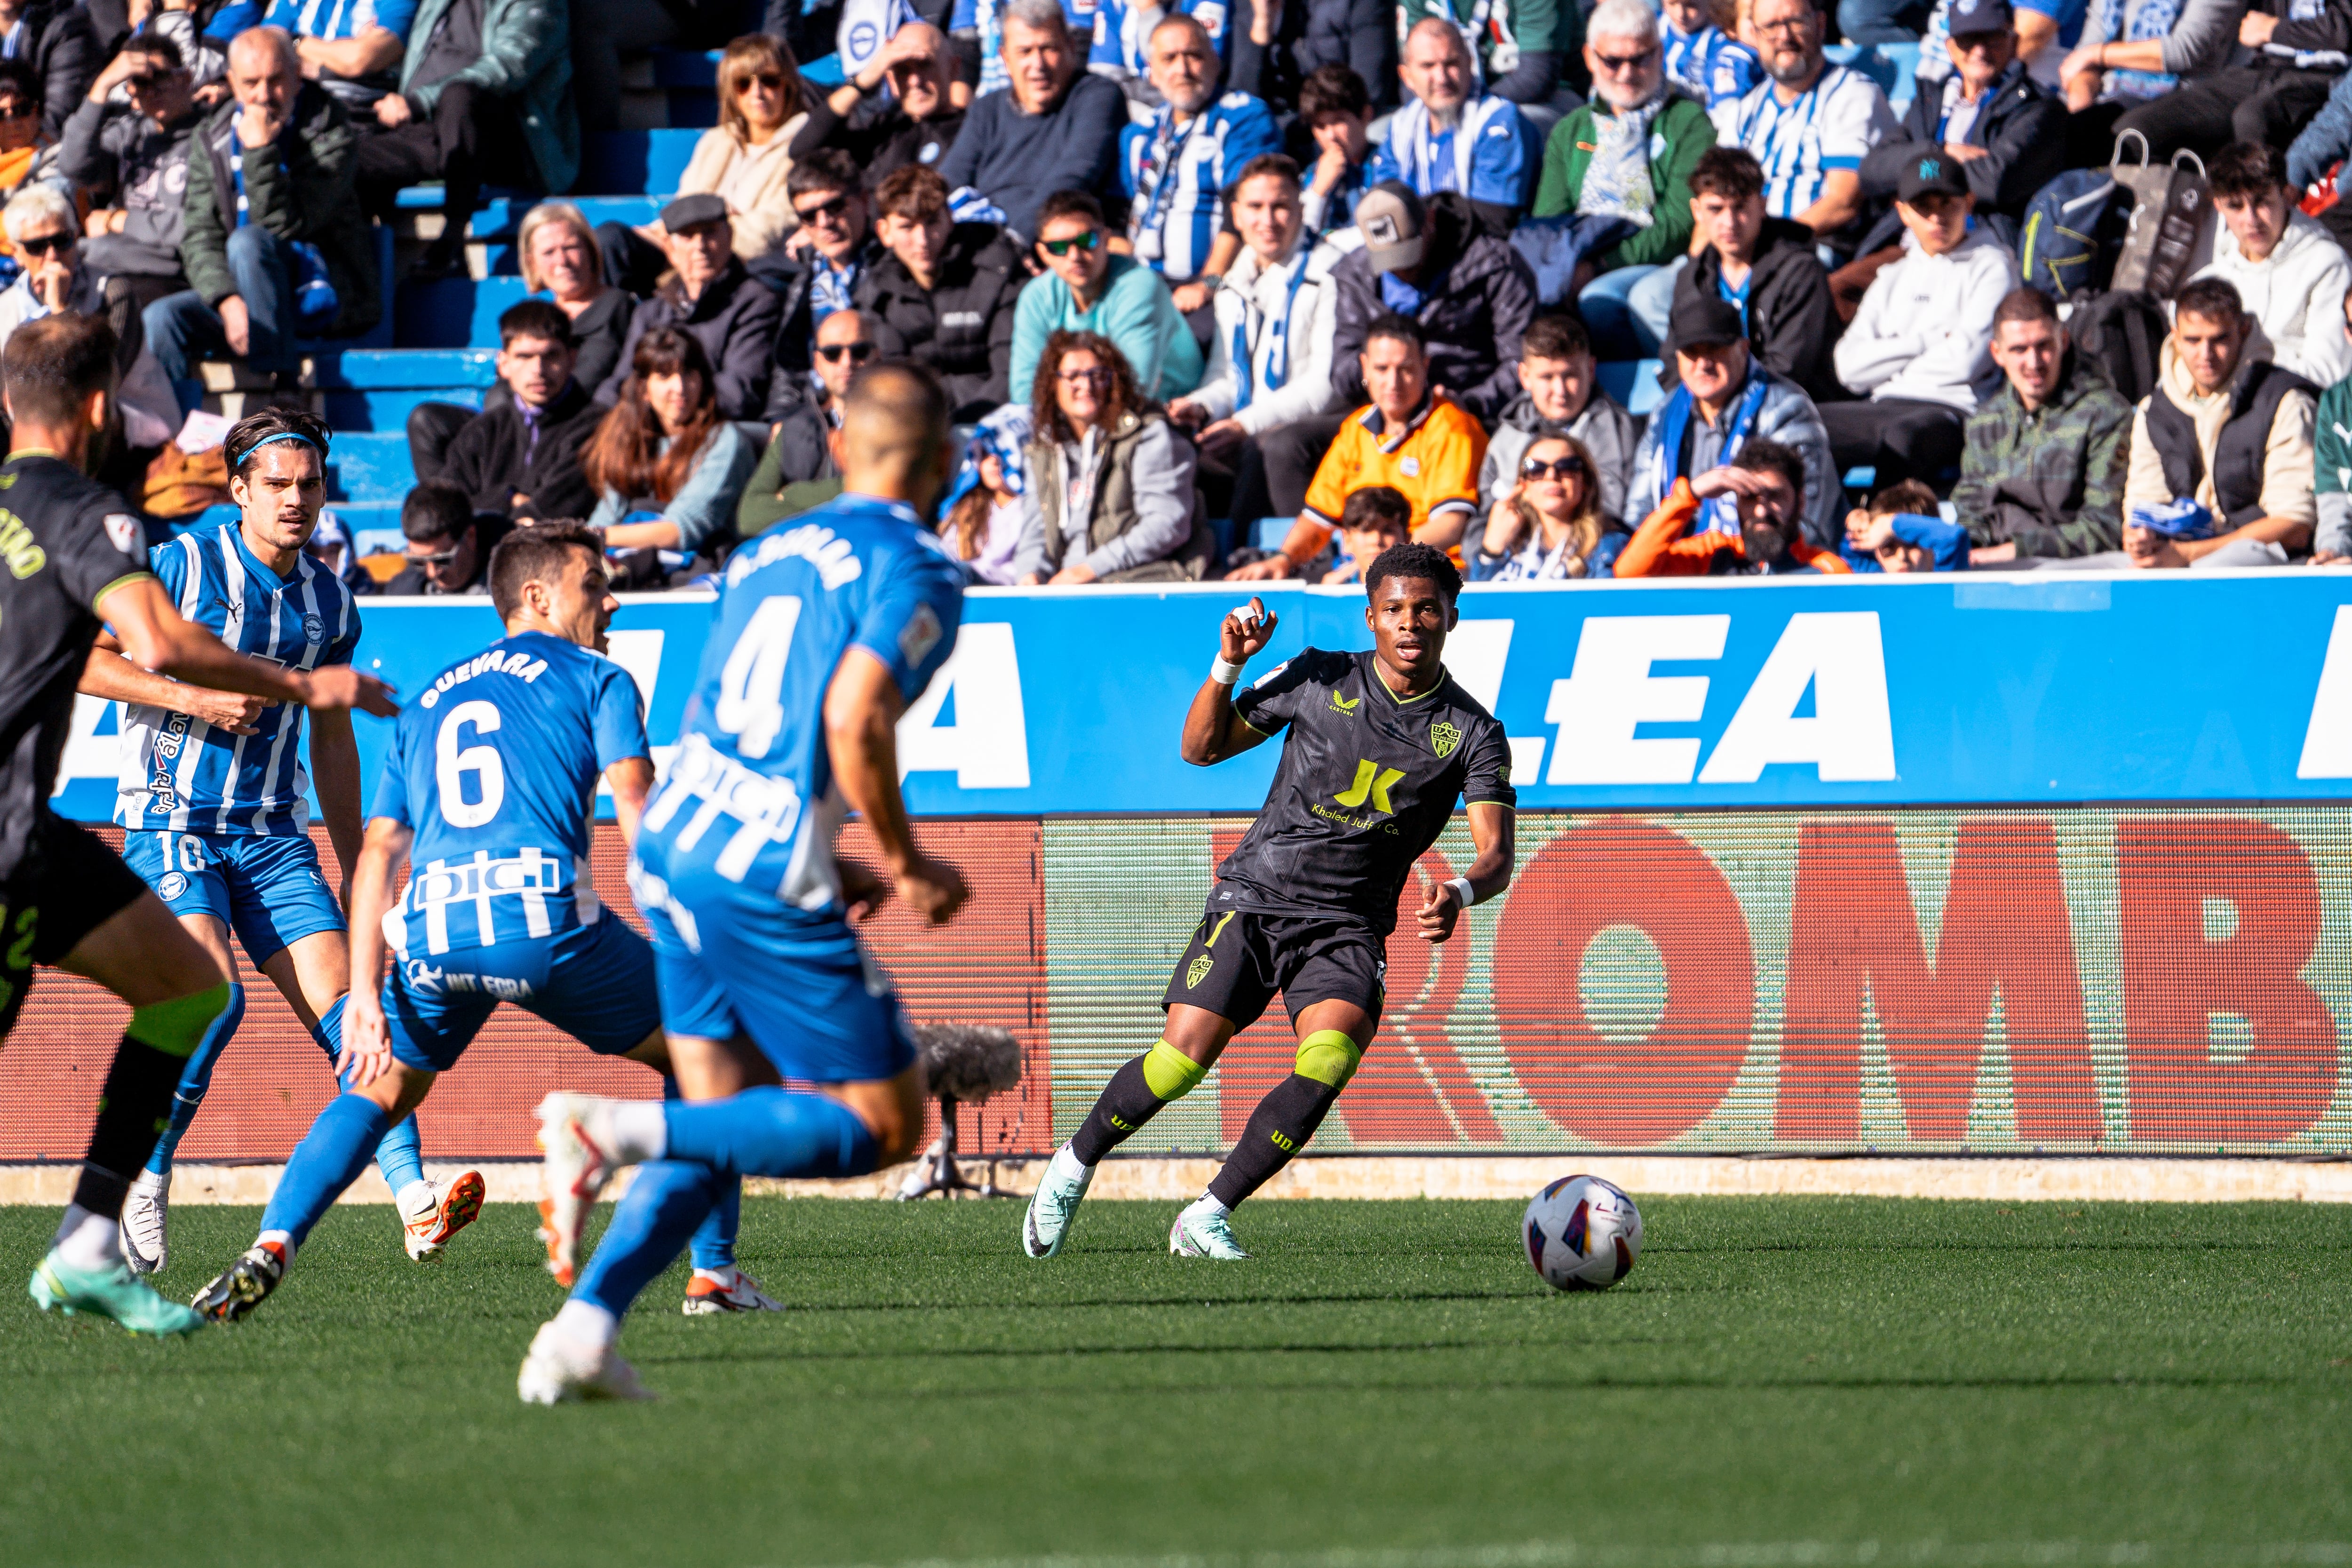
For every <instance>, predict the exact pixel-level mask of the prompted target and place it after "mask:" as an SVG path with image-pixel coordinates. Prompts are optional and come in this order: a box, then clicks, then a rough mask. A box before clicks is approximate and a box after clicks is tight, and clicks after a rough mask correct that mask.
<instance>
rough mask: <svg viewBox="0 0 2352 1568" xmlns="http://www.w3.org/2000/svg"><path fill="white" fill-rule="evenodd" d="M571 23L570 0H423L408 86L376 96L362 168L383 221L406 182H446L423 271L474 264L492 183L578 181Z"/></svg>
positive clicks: (357, 165) (548, 186)
mask: <svg viewBox="0 0 2352 1568" xmlns="http://www.w3.org/2000/svg"><path fill="white" fill-rule="evenodd" d="M569 27H570V20H569V13H568V12H567V10H566V9H565V6H564V5H563V4H562V0H509V3H508V4H505V5H488V4H485V3H484V0H420V4H419V5H417V8H416V15H415V22H414V24H413V26H411V28H410V36H411V37H413V38H415V40H416V47H415V48H411V49H408V50H406V51H404V54H403V56H402V58H401V66H400V90H399V91H397V92H387V93H385V94H384V95H383V97H381V98H379V99H377V100H375V105H374V108H375V120H374V125H375V126H376V127H380V128H381V129H379V130H375V131H374V133H373V134H369V135H364V136H362V138H361V141H360V147H359V153H358V154H357V156H356V159H355V160H354V163H353V165H352V166H353V168H354V169H355V170H356V171H357V172H358V178H359V185H360V199H361V202H362V205H365V206H366V207H367V208H368V210H369V211H370V212H371V213H373V215H374V216H375V217H376V218H377V219H378V220H380V221H382V222H384V223H390V222H391V221H392V220H393V216H394V198H395V197H396V196H397V195H399V194H400V189H401V187H402V186H404V185H413V184H421V183H423V182H425V181H427V180H436V179H437V180H439V181H440V182H441V233H440V235H439V236H438V237H436V238H435V239H434V240H433V242H432V243H431V244H430V245H429V246H428V247H426V248H425V255H424V257H423V258H421V259H420V260H419V261H418V263H417V268H416V272H415V276H417V277H419V278H446V277H452V276H456V275H459V274H462V273H463V272H464V271H465V269H466V226H467V224H468V223H470V222H472V221H473V216H474V205H475V199H476V197H477V196H478V195H480V193H481V188H482V184H483V183H484V182H485V181H488V182H490V183H493V184H502V185H519V186H521V187H522V188H524V189H526V190H535V191H562V190H569V189H571V187H572V179H573V177H574V176H575V175H577V174H579V172H580V128H579V125H578V122H577V121H575V120H574V119H573V117H572V94H571V86H572V39H571V35H570V32H569ZM368 129H370V128H369V127H368V126H367V125H366V123H365V122H362V130H363V131H364V130H368Z"/></svg>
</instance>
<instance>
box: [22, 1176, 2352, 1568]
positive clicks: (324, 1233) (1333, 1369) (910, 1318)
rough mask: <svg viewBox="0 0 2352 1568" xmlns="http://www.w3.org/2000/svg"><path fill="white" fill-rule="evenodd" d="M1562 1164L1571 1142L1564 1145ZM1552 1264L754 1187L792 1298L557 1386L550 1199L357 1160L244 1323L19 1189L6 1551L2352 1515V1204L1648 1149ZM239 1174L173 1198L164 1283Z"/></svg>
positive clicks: (1594, 1535) (1848, 1534)
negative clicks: (1596, 1274) (1982, 1187)
mask: <svg viewBox="0 0 2352 1568" xmlns="http://www.w3.org/2000/svg"><path fill="white" fill-rule="evenodd" d="M1564 1168H1565V1167H1564ZM1643 1208H1644V1217H1645V1219H1646V1221H1647V1224H1648V1247H1647V1250H1646V1251H1644V1253H1643V1256H1642V1259H1641V1262H1640V1265H1639V1267H1638V1268H1635V1270H1634V1272H1633V1275H1632V1277H1631V1278H1630V1279H1627V1280H1626V1281H1625V1282H1624V1283H1623V1284H1622V1285H1621V1286H1619V1287H1618V1288H1617V1289H1614V1290H1612V1291H1610V1292H1608V1293H1606V1294H1601V1295H1585V1296H1560V1295H1555V1294H1554V1293H1553V1292H1551V1291H1550V1290H1549V1289H1546V1288H1545V1287H1543V1286H1542V1285H1541V1284H1540V1283H1539V1282H1538V1280H1537V1279H1535V1277H1534V1275H1533V1274H1532V1273H1531V1272H1530V1271H1529V1270H1528V1266H1527V1262H1526V1259H1525V1258H1524V1256H1523V1254H1522V1252H1521V1250H1520V1248H1519V1245H1518V1241H1517V1218H1518V1208H1517V1205H1505V1204H1475V1203H1396V1204H1349V1203H1314V1204H1310V1203H1292V1204H1279V1203H1265V1204H1254V1205H1250V1206H1249V1207H1248V1208H1247V1209H1246V1210H1244V1213H1243V1214H1242V1215H1241V1216H1240V1220H1239V1230H1240V1234H1241V1236H1242V1238H1243V1240H1244V1244H1245V1245H1248V1246H1250V1247H1253V1248H1255V1250H1256V1251H1257V1252H1258V1257H1257V1258H1255V1260H1254V1261H1252V1262H1249V1263H1246V1264H1240V1265H1216V1264H1210V1263H1204V1262H1184V1261H1179V1260H1176V1259H1172V1258H1169V1257H1168V1256H1167V1253H1166V1244H1165V1241H1164V1237H1165V1235H1166V1230H1167V1226H1168V1222H1169V1217H1170V1215H1171V1207H1170V1206H1169V1205H1121V1204H1109V1203H1098V1204H1093V1205H1088V1206H1087V1209H1086V1211H1085V1213H1084V1215H1082V1216H1081V1218H1080V1220H1079V1222H1078V1225H1077V1228H1076V1232H1075V1233H1074V1237H1073V1242H1072V1250H1071V1251H1070V1252H1069V1253H1068V1254H1067V1255H1066V1256H1065V1257H1063V1258H1059V1259H1057V1260H1055V1261H1054V1262H1052V1263H1046V1264H1039V1263H1032V1262H1030V1261H1028V1260H1027V1259H1025V1258H1022V1257H1021V1256H1020V1255H1019V1252H1018V1250H1017V1247H1016V1245H1015V1240H1014V1232H1015V1226H1016V1225H1017V1223H1018V1220H1019V1209H1018V1207H1017V1206H1016V1205H1013V1204H1004V1203H1000V1204H985V1205H984V1204H979V1203H965V1204H957V1205H919V1206H910V1207H901V1206H898V1205H888V1204H864V1203H838V1204H836V1203H824V1202H806V1203H798V1204H788V1203H783V1202H752V1203H747V1204H746V1205H744V1225H743V1252H742V1256H743V1258H744V1261H745V1263H746V1265H747V1267H748V1268H750V1269H751V1271H752V1272H753V1273H754V1274H755V1275H757V1276H758V1277H759V1278H760V1279H761V1280H762V1281H763V1282H764V1283H765V1284H766V1286H767V1287H768V1289H770V1290H771V1291H772V1293H773V1294H775V1295H776V1296H778V1297H779V1298H781V1299H782V1300H785V1301H787V1302H788V1303H789V1304H790V1305H791V1307H792V1309H793V1310H790V1311H788V1312H785V1313H782V1314H779V1315H770V1316H765V1317H762V1318H759V1319H747V1318H730V1319H722V1320H709V1319H686V1318H683V1317H681V1316H680V1315H679V1314H678V1311H677V1303H678V1300H679V1296H680V1292H681V1289H682V1287H683V1278H684V1276H683V1271H682V1269H681V1270H679V1271H677V1272H674V1273H673V1274H672V1275H671V1276H670V1277H669V1278H668V1279H665V1280H663V1281H661V1282H660V1283H658V1284H657V1285H656V1287H655V1288H654V1289H653V1290H652V1291H651V1292H650V1293H649V1294H648V1295H647V1297H646V1300H645V1301H644V1302H643V1303H642V1304H641V1307H640V1310H639V1311H638V1312H637V1314H636V1315H635V1318H634V1319H633V1320H632V1321H631V1322H630V1325H629V1328H628V1331H627V1333H626V1335H625V1339H624V1347H625V1350H626V1351H627V1352H629V1354H630V1355H631V1356H632V1358H633V1359H634V1360H635V1362H636V1363H637V1366H638V1368H639V1370H640V1371H641V1372H642V1373H643V1374H644V1375H645V1377H646V1381H647V1383H648V1384H651V1385H652V1386H653V1387H654V1388H655V1389H656V1390H657V1391H658V1392H659V1393H660V1394H663V1395H664V1398H663V1400H662V1401H661V1402H660V1403H658V1404H656V1405H642V1406H614V1405H601V1406H572V1407H567V1408H562V1409H557V1410H542V1409H529V1408H525V1407H524V1406H522V1405H520V1404H519V1403H518V1402H517V1400H516V1398H515V1393H514V1376H515V1369H516V1366H517V1364H518V1363H519V1362H520V1359H521V1356H522V1352H523V1349H524V1346H525V1344H526V1342H528V1341H529V1339H530V1334H531V1331H532V1329H533V1328H534V1326H535V1325H536V1324H537V1323H539V1322H540V1321H541V1320H542V1319H544V1318H546V1317H547V1316H548V1315H549V1314H550V1313H551V1311H552V1310H553V1309H554V1307H555V1305H556V1302H557V1292H556V1290H555V1289H554V1287H553V1286H552V1285H551V1282H550V1281H549V1280H548V1279H547V1278H546V1277H545V1275H544V1274H543V1273H542V1272H541V1268H540V1267H539V1263H538V1256H537V1253H538V1249H537V1247H536V1246H535V1244H534V1243H533V1242H532V1240H531V1221H530V1216H529V1215H528V1214H527V1213H526V1212H525V1211H524V1210H522V1209H520V1208H518V1207H500V1208H493V1209H491V1210H489V1211H488V1213H487V1214H486V1215H484V1217H483V1219H482V1221H481V1223H479V1224H478V1226H476V1227H475V1228H474V1229H473V1230H472V1231H471V1232H470V1233H469V1234H467V1235H466V1236H464V1237H460V1238H459V1240H458V1242H457V1245H456V1246H454V1247H452V1249H451V1254H450V1256H449V1258H448V1259H447V1260H446V1262H445V1263H443V1264H441V1265H439V1266H437V1267H433V1268H420V1267H416V1266H415V1265H411V1264H409V1263H408V1262H406V1261H405V1259H404V1258H402V1256H401V1254H400V1250H399V1247H398V1245H397V1242H396V1239H395V1234H394V1228H393V1220H392V1217H391V1213H390V1211H389V1210H387V1209H383V1208H362V1209H349V1208H347V1209H342V1210H340V1211H338V1212H337V1213H335V1214H334V1215H331V1216H330V1217H329V1218H328V1220H327V1222H326V1223H325V1224H324V1225H323V1226H320V1230H319V1233H318V1235H317V1236H316V1237H313V1238H312V1241H311V1244H310V1247H309V1248H308V1250H306V1251H305V1252H304V1254H303V1255H302V1257H301V1258H300V1259H299V1266H298V1268H297V1270H296V1272H295V1273H294V1275H293V1276H292V1277H291V1278H290V1279H289V1282H288V1283H287V1285H286V1287H285V1288H284V1289H282V1290H280V1291H279V1293H278V1296H277V1297H276V1298H275V1299H273V1300H271V1301H270V1302H269V1303H268V1305H267V1306H266V1307H264V1308H263V1309H262V1310H261V1312H260V1313H259V1314H258V1315H257V1317H256V1318H255V1319H254V1320H253V1321H251V1322H249V1323H247V1324H245V1325H243V1326H241V1327H238V1328H234V1329H215V1330H211V1331H206V1332H205V1333H204V1334H201V1335H198V1336H197V1337H196V1338H194V1340H192V1341H189V1342H181V1343H173V1344H156V1343H152V1342H134V1341H131V1340H130V1339H128V1338H126V1337H125V1336H123V1335H122V1334H121V1333H120V1332H119V1331H115V1330H113V1329H112V1328H111V1327H110V1325H101V1324H79V1325H69V1324H67V1323H64V1322H61V1321H58V1320H57V1319H54V1318H44V1317H43V1316H41V1315H40V1314H38V1313H37V1312H36V1311H35V1310H34V1309H33V1308H32V1306H31V1305H30V1303H29V1302H28V1301H26V1300H25V1298H24V1297H23V1296H22V1294H21V1290H20V1287H19V1286H18V1285H17V1284H16V1283H15V1281H18V1280H21V1279H23V1278H24V1276H25V1274H26V1272H27V1271H28V1270H29V1268H30V1267H31V1264H32V1263H33V1261H34V1260H35V1259H36V1258H37V1254H38V1252H39V1250H40V1248H41V1247H42V1245H44V1243H45V1242H46V1238H47V1233H48V1230H49V1228H50V1226H52V1225H53V1224H54V1223H55V1215H54V1213H43V1212H40V1211H35V1210H26V1209H15V1210H5V1211H0V1257H5V1258H7V1259H8V1260H9V1262H8V1268H9V1269H10V1270H11V1273H10V1275H9V1279H10V1281H11V1283H10V1285H9V1290H10V1292H11V1298H10V1299H11V1300H13V1302H14V1304H13V1305H9V1304H7V1303H6V1302H0V1563H9V1564H28V1565H29V1564H44V1565H46V1564H76V1565H81V1564H105V1563H140V1564H152V1563H212V1562H221V1563H238V1564H240V1565H241V1568H263V1565H270V1564H278V1563H287V1564H297V1563H299V1564H303V1565H305V1568H320V1565H325V1564H344V1563H371V1564H372V1563H420V1564H425V1563H430V1564H467V1565H473V1564H493V1563H495V1564H504V1563H527V1564H549V1565H551V1568H553V1565H562V1568H575V1565H576V1568H586V1565H592V1564H604V1563H632V1564H635V1563H646V1564H656V1563H660V1564H667V1563H679V1564H711V1565H720V1564H759V1563H774V1564H791V1563H906V1562H909V1561H912V1560H921V1559H929V1560H937V1561H940V1562H954V1563H970V1562H974V1561H979V1560H1005V1559H1034V1558H1040V1557H1047V1556H1059V1557H1062V1558H1065V1559H1066V1560H1070V1561H1074V1562H1075V1561H1091V1560H1098V1559H1102V1558H1119V1559H1128V1560H1133V1561H1136V1562H1139V1563H1191V1564H1195V1565H1202V1564H1205V1563H1216V1562H1227V1563H1237V1564H1251V1563H1259V1564H1265V1565H1268V1568H1286V1565H1298V1568H1314V1565H1318V1564H1328V1565H1330V1568H1445V1565H1447V1564H1454V1563H1461V1564H1465V1565H1466V1568H1547V1565H1550V1564H1584V1563H1592V1564H1622V1565H1624V1568H1636V1565H1639V1564H1649V1563H1658V1564H1685V1563H1686V1564H1692V1565H1694V1568H1783V1565H1785V1568H1807V1565H1812V1564H1823V1565H1828V1564H1843V1563H1888V1564H1893V1563H1910V1564H1920V1565H1926V1568H1933V1565H1937V1564H1946V1563H1950V1564H1971V1565H1973V1564H1999V1563H2033V1564H2060V1563H2347V1562H2352V1544H2347V1543H2352V1328H2347V1303H2352V1246H2347V1236H2352V1226H2347V1221H2352V1215H2347V1213H2346V1212H2345V1211H2343V1210H2338V1209H2330V1208H2321V1207H2299V1206H2294V1205H2246V1206H2229V1207H2222V1206H2210V1207H2207V1206H2158V1205H2147V1206H2137V1205H2047V1204H2043V1205H2005V1206H2004V1205H1990V1204H1962V1203H1950V1204H1936V1203H1894V1202H1878V1201H1866V1200H1845V1199H1808V1200H1776V1199H1745V1198H1727V1199H1667V1198H1654V1199H1652V1200H1650V1201H1648V1202H1647V1203H1646V1204H1645V1205H1643ZM255 1217H256V1216H255V1215H254V1214H253V1212H252V1211H251V1210H236V1209H219V1208H195V1207H188V1208H182V1209H179V1210H176V1211H175V1212H174V1213H173V1248H172V1258H173V1263H172V1268H171V1270H170V1272H169V1273H168V1275H167V1276H166V1277H165V1279H164V1281H163V1283H164V1285H165V1287H166V1288H167V1289H169V1290H170V1291H171V1292H172V1293H173V1294H174V1295H178V1296H181V1297H184V1296H186V1295H188V1294H189V1293H190V1292H192V1291H193V1290H194V1289H195V1288H196V1286H197V1285H198V1284H200V1283H201V1282H202V1281H203V1280H204V1279H205V1278H207V1277H208V1276H209V1275H210V1273H211V1272H212V1271H213V1270H214V1269H215V1268H218V1267H219V1266H220V1265H222V1264H223V1263H225V1262H226V1260H227V1259H228V1258H230V1257H231V1256H232V1255H233V1254H234V1253H235V1252H236V1250H237V1249H238V1248H239V1247H242V1246H243V1245H244V1244H245V1243H246V1242H247V1240H248V1239H249V1238H250V1236H251V1232H252V1226H253V1223H254V1220H255Z"/></svg>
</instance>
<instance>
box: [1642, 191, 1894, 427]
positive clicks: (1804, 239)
mask: <svg viewBox="0 0 2352 1568" xmlns="http://www.w3.org/2000/svg"><path fill="white" fill-rule="evenodd" d="M1722 281H1723V255H1722V253H1721V252H1720V251H1718V250H1717V249H1716V248H1715V247H1713V246H1711V245H1710V246H1708V247H1706V249H1705V250H1702V251H1700V252H1699V253H1698V254H1697V255H1696V256H1694V257H1692V258H1691V263H1690V265H1689V266H1688V267H1685V268H1683V270H1682V276H1681V277H1679V278H1677V279H1675V304H1674V308H1675V312H1676V313H1677V314H1679V313H1680V312H1681V310H1682V309H1683V306H1684V304H1685V302H1692V303H1696V301H1697V300H1701V299H1710V298H1715V297H1717V294H1716V290H1717V287H1718V286H1719V285H1720V284H1721V283H1722ZM1843 331H1845V323H1844V322H1843V321H1840V320H1838V313H1837V305H1836V302H1835V301H1834V300H1832V299H1831V297H1830V275H1829V271H1828V269H1827V268H1824V267H1822V260H1821V258H1820V256H1818V255H1817V254H1815V252H1814V249H1813V231H1812V230H1811V229H1809V228H1807V227H1806V226H1804V225H1802V224H1801V223H1797V222H1795V221H1794V220H1792V219H1790V218H1784V217H1768V218H1766V219H1765V220H1764V232H1763V233H1762V234H1761V235H1760V236H1759V237H1758V238H1757V242H1756V264H1755V268H1754V270H1752V271H1751V272H1749V273H1748V346H1749V347H1750V348H1751V349H1753V350H1754V351H1755V353H1756V357H1757V358H1758V359H1759V360H1761V361H1763V362H1764V366H1765V368H1766V369H1768V370H1773V371H1778V372H1779V373H1780V374H1781V375H1783V376H1785V377H1787V378H1788V379H1789V380H1790V381H1793V382H1795V383H1796V384H1798V385H1799V386H1801V387H1803V388H1804V389H1805V395H1806V396H1808V397H1810V398H1811V399H1812V400H1813V401H1814V402H1816V403H1820V402H1822V400H1824V399H1829V400H1832V401H1843V400H1844V399H1845V398H1847V397H1848V396H1849V394H1848V393H1847V392H1846V390H1845V389H1844V388H1843V386H1841V385H1839V384H1838V378H1837V366H1836V364H1835V363H1832V362H1833V359H1834V351H1835V350H1836V348H1837V341H1838V334H1839V333H1841V332H1843ZM1661 379H1662V380H1663V381H1664V384H1665V385H1666V386H1667V388H1668V389H1670V390H1671V389H1672V388H1673V386H1674V385H1675V381H1676V380H1677V379H1678V378H1677V377H1676V376H1675V357H1674V355H1672V354H1667V355H1666V356H1665V368H1664V371H1663V372H1662V373H1661Z"/></svg>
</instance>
